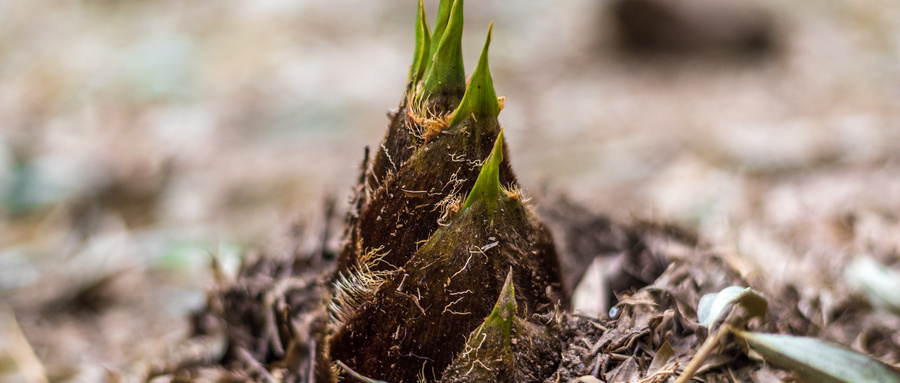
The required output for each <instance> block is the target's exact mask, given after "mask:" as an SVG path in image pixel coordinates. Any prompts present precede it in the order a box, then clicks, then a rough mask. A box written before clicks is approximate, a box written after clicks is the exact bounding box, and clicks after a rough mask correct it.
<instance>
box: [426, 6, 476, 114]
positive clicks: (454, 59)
mask: <svg viewBox="0 0 900 383" xmlns="http://www.w3.org/2000/svg"><path fill="white" fill-rule="evenodd" d="M445 6H446V2H444V1H442V2H441V8H442V9H443V8H444V7H445ZM440 17H441V14H440V12H439V13H438V18H439V19H438V21H440ZM438 32H439V31H438V26H435V34H434V36H432V38H431V44H432V45H434V44H435V42H437V49H436V50H435V53H434V56H433V58H432V62H431V64H430V65H431V66H430V67H429V69H428V70H427V71H426V73H425V82H424V84H423V85H422V93H421V94H420V95H419V99H420V100H430V99H432V98H434V97H437V96H438V95H447V96H449V97H450V98H454V97H460V96H461V95H462V94H464V93H465V89H466V70H465V67H464V65H463V58H462V33H463V0H456V1H455V2H453V7H452V9H451V10H450V16H449V19H448V21H447V26H446V28H445V29H444V30H443V31H442V33H441V34H440V36H438ZM454 95H455V96H454ZM458 100H459V98H456V99H455V100H454V101H453V102H452V103H453V105H454V106H455V104H456V102H457V101H458Z"/></svg>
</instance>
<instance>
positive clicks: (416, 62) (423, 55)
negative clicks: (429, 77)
mask: <svg viewBox="0 0 900 383" xmlns="http://www.w3.org/2000/svg"><path fill="white" fill-rule="evenodd" d="M430 53H431V33H430V32H429V31H428V22H427V21H426V20H425V2H424V0H419V11H418V12H417V13H416V47H415V50H414V51H413V64H412V67H410V69H409V81H411V82H412V84H413V89H415V84H416V83H418V82H419V80H421V79H422V76H423V75H424V74H425V68H426V67H427V66H428V65H429V64H430V63H431V61H430V60H431V54H430Z"/></svg>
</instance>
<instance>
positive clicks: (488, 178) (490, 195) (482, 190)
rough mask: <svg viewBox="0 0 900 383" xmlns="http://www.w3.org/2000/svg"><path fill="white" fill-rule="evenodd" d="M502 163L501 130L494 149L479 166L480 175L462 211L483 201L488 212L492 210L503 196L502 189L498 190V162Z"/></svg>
mask: <svg viewBox="0 0 900 383" xmlns="http://www.w3.org/2000/svg"><path fill="white" fill-rule="evenodd" d="M502 161H503V129H500V134H498V135H497V141H495V142H494V148H493V149H492V150H491V154H490V155H488V158H487V159H486V160H484V165H482V166H481V173H479V174H478V179H476V180H475V186H472V191H471V192H469V196H468V197H466V203H465V204H463V208H462V211H466V210H467V209H468V208H469V206H472V204H474V203H475V202H476V201H479V200H481V201H484V203H485V204H486V205H487V206H486V208H487V209H488V210H494V206H495V205H496V204H497V202H498V201H499V199H500V196H501V195H503V189H501V188H500V162H502Z"/></svg>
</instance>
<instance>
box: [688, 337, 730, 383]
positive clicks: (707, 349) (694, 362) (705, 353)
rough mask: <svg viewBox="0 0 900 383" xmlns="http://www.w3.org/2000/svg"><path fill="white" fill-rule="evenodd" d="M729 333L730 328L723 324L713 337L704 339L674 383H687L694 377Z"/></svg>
mask: <svg viewBox="0 0 900 383" xmlns="http://www.w3.org/2000/svg"><path fill="white" fill-rule="evenodd" d="M730 333H731V326H729V325H727V324H725V325H722V326H719V329H718V330H717V331H716V334H715V335H714V336H711V337H709V338H706V341H705V342H703V345H702V346H700V349H699V350H697V354H696V355H694V357H693V358H691V361H690V363H688V365H687V366H685V367H684V371H682V372H681V375H679V376H678V379H677V380H676V381H675V383H687V382H688V381H690V380H691V378H693V377H694V374H695V373H696V372H697V370H699V369H700V367H701V366H702V365H703V362H705V361H706V358H708V357H709V356H710V355H711V354H712V352H713V350H714V349H715V348H716V345H718V344H719V342H720V341H721V340H722V339H723V338H724V337H725V336H727V335H728V334H730Z"/></svg>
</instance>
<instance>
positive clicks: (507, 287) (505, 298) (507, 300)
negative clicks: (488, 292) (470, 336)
mask: <svg viewBox="0 0 900 383" xmlns="http://www.w3.org/2000/svg"><path fill="white" fill-rule="evenodd" d="M512 276H513V274H512V270H511V269H510V270H509V273H508V274H506V282H504V283H503V288H502V289H500V297H499V298H497V303H496V304H495V305H494V310H492V311H491V315H488V317H487V319H485V320H484V327H494V328H500V329H502V330H503V335H505V336H509V334H510V330H511V326H512V318H513V317H514V316H515V315H516V291H515V287H514V286H513V282H512Z"/></svg>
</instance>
